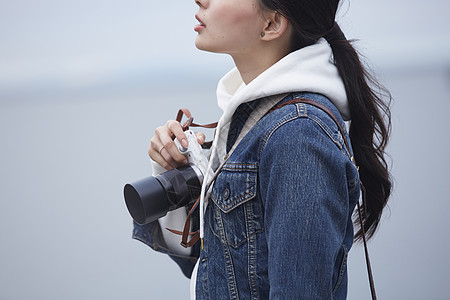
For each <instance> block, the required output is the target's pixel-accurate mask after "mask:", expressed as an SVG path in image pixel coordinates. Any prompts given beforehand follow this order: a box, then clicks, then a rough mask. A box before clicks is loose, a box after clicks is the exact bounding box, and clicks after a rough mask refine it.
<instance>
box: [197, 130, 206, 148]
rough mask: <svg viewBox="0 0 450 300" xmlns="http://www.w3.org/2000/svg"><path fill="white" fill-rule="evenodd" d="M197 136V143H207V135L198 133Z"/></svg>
mask: <svg viewBox="0 0 450 300" xmlns="http://www.w3.org/2000/svg"><path fill="white" fill-rule="evenodd" d="M195 136H196V137H197V142H198V143H199V144H200V145H203V143H204V142H205V138H206V137H205V134H204V133H203V132H196V133H195Z"/></svg>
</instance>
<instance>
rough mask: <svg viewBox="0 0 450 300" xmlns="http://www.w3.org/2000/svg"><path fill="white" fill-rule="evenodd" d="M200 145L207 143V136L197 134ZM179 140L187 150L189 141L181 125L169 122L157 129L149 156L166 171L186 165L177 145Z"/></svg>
mask: <svg viewBox="0 0 450 300" xmlns="http://www.w3.org/2000/svg"><path fill="white" fill-rule="evenodd" d="M195 135H196V136H197V141H198V143H199V144H200V145H202V144H203V143H204V142H205V135H204V134H203V133H201V132H197V133H195ZM175 138H176V139H178V141H179V142H180V144H181V145H182V146H183V147H185V148H187V147H188V141H187V138H186V134H185V133H184V132H183V128H182V126H181V124H180V123H179V122H177V121H175V120H169V121H167V123H166V125H164V126H161V127H158V128H156V130H155V135H154V136H153V137H152V139H151V141H150V148H149V149H148V155H149V156H150V158H151V159H152V160H154V161H155V162H156V163H158V164H159V165H160V166H162V167H163V168H164V169H166V170H171V169H174V168H176V167H179V166H182V165H186V164H187V163H188V160H187V158H186V157H185V156H184V155H182V154H181V153H180V151H179V150H178V148H177V146H176V145H175V142H174V141H173V140H174V139H175Z"/></svg>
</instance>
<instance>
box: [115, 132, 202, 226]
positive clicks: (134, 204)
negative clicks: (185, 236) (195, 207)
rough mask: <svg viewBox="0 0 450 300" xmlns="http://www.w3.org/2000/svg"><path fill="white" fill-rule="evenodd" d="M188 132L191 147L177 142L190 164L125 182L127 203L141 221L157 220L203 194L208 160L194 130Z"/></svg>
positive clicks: (144, 222)
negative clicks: (128, 182)
mask: <svg viewBox="0 0 450 300" xmlns="http://www.w3.org/2000/svg"><path fill="white" fill-rule="evenodd" d="M185 133H186V136H187V138H188V142H189V147H188V148H184V147H182V146H181V145H180V143H179V142H178V141H177V140H175V143H176V144H177V146H178V149H179V150H180V152H181V153H182V154H183V155H185V156H186V157H187V159H188V161H189V164H188V165H186V166H182V167H179V168H176V169H173V170H169V171H166V172H164V173H161V174H159V175H157V176H150V177H147V178H144V179H141V180H139V181H136V182H134V183H132V184H126V185H125V187H124V190H123V194H124V198H125V203H126V205H127V208H128V211H129V212H130V215H131V217H132V218H133V219H134V220H135V221H136V222H137V223H139V224H141V225H142V224H148V223H151V222H153V221H156V220H157V219H159V218H161V217H163V216H165V215H166V214H167V212H168V211H171V210H174V209H177V208H179V207H183V206H188V205H191V204H193V203H195V201H196V200H197V198H198V197H199V196H200V192H201V186H202V183H203V177H204V174H205V171H206V169H207V166H208V160H207V158H206V156H205V155H204V153H203V151H202V148H201V146H200V145H199V144H198V142H197V138H196V137H195V135H194V133H193V132H192V131H191V130H188V131H186V132H185Z"/></svg>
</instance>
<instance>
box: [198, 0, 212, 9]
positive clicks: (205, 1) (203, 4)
mask: <svg viewBox="0 0 450 300" xmlns="http://www.w3.org/2000/svg"><path fill="white" fill-rule="evenodd" d="M208 2H209V0H195V4H197V5H198V6H199V7H203V8H205V7H207V6H208Z"/></svg>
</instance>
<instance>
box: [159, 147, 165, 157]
mask: <svg viewBox="0 0 450 300" xmlns="http://www.w3.org/2000/svg"><path fill="white" fill-rule="evenodd" d="M162 149H164V146H162V147H161V148H159V151H158V152H159V154H160V155H161V151H162Z"/></svg>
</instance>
